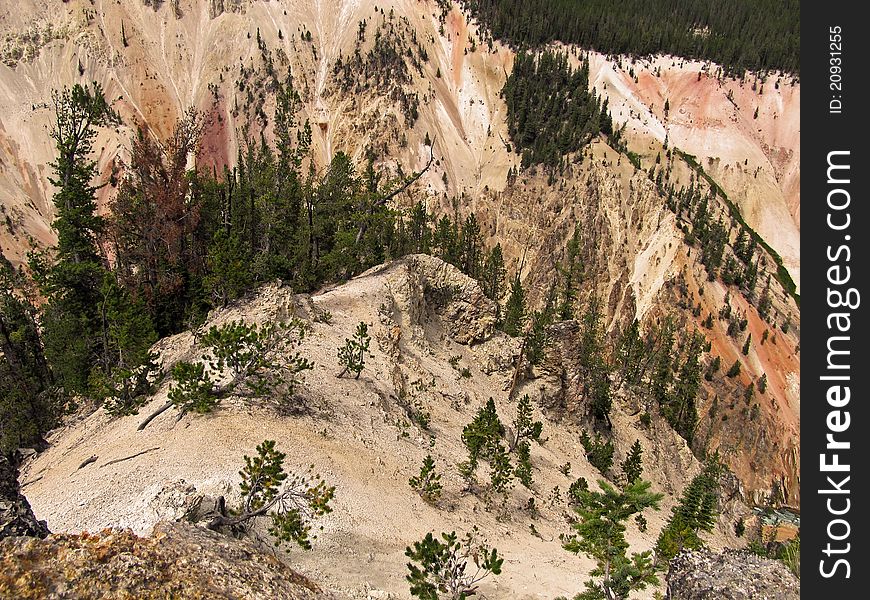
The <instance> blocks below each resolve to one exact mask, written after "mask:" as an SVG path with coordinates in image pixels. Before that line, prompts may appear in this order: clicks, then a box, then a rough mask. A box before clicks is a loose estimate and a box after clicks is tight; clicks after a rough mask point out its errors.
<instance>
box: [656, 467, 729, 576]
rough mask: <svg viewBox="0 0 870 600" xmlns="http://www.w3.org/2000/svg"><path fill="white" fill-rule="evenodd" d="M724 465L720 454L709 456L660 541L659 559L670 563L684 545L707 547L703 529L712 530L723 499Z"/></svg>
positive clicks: (674, 511)
mask: <svg viewBox="0 0 870 600" xmlns="http://www.w3.org/2000/svg"><path fill="white" fill-rule="evenodd" d="M723 472H724V467H723V465H722V463H721V461H720V459H719V456H718V455H713V456H711V457H710V458H708V459H707V462H706V463H705V464H704V469H703V470H702V471H701V473H699V474H698V475H697V476H695V477H694V478H693V479H692V481H691V482H690V483H689V485H688V486H686V489H685V490H683V493H682V495H681V496H680V502H679V504H678V505H677V506H675V507H674V509H673V511H672V514H671V518H670V520H669V521H668V523H667V524H666V525H665V528H664V529H663V530H662V532H661V534H660V535H659V538H658V541H657V542H656V560H657V561H662V564H667V561H669V560H670V559H672V558H673V557H674V556H676V555H677V554H678V553H679V552H680V551H681V550H683V549H684V548H688V549H698V548H701V547H703V545H704V544H703V541H702V540H701V538H700V537H699V535H698V533H699V532H700V531H712V530H713V526H714V525H715V524H716V509H717V505H718V502H719V479H720V477H721V476H722V474H723Z"/></svg>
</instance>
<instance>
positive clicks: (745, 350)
mask: <svg viewBox="0 0 870 600" xmlns="http://www.w3.org/2000/svg"><path fill="white" fill-rule="evenodd" d="M751 346H752V334H751V333H750V334H749V335H748V336H747V337H746V342H744V343H743V348H742V350H741V352H743V356H746V355H748V354H749V348H750V347H751Z"/></svg>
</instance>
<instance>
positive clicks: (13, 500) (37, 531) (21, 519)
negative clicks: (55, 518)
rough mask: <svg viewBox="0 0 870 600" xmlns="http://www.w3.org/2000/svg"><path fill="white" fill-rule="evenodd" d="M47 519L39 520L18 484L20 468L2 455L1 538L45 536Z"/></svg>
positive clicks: (0, 460) (0, 479)
mask: <svg viewBox="0 0 870 600" xmlns="http://www.w3.org/2000/svg"><path fill="white" fill-rule="evenodd" d="M48 534H49V531H48V527H47V526H46V525H45V521H39V520H37V518H36V516H34V514H33V511H32V510H31V508H30V503H28V502H27V498H25V497H24V495H23V494H22V493H21V488H20V486H19V484H18V469H17V468H16V467H15V465H13V464H12V462H11V461H10V460H9V458H7V457H6V456H2V455H0V539H2V538H5V537H12V536H33V537H40V538H44V537H45V536H47V535H48Z"/></svg>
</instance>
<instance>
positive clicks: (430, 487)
mask: <svg viewBox="0 0 870 600" xmlns="http://www.w3.org/2000/svg"><path fill="white" fill-rule="evenodd" d="M408 485H410V486H411V489H413V490H414V491H415V492H417V493H418V494H420V497H421V498H423V500H425V501H426V502H428V503H430V504H432V503H434V502H437V500H438V498H440V497H441V475H440V474H439V473H436V472H435V459H433V458H432V455H431V454H427V455H426V458H424V459H423V466H422V467H420V474H419V475H417V476H414V477H411V478H410V479H409V480H408Z"/></svg>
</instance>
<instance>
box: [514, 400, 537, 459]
mask: <svg viewBox="0 0 870 600" xmlns="http://www.w3.org/2000/svg"><path fill="white" fill-rule="evenodd" d="M543 429H544V424H543V423H542V422H541V421H535V420H533V414H532V399H531V398H530V397H529V395H528V394H523V395H522V397H520V399H519V401H518V402H517V416H516V418H515V419H514V423H513V433H514V436H513V439H512V440H511V449H514V448H516V447H517V446H519V445H520V444H521V443H522V442H524V441H525V442H528V441H532V440H533V441H536V442H538V441H540V439H541V433H542V432H543Z"/></svg>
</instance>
